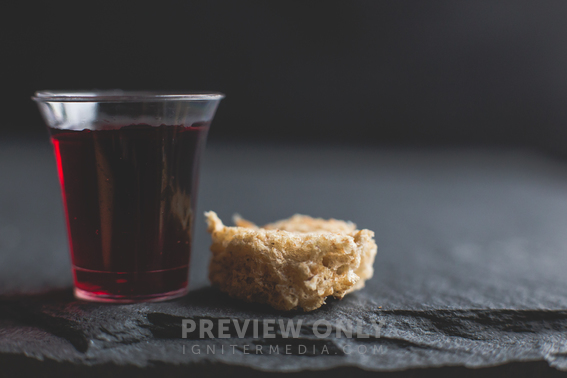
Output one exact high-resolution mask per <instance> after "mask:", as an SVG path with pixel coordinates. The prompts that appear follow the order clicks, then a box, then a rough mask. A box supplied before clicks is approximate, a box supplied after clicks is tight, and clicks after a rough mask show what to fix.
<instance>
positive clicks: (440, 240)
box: [0, 140, 567, 377]
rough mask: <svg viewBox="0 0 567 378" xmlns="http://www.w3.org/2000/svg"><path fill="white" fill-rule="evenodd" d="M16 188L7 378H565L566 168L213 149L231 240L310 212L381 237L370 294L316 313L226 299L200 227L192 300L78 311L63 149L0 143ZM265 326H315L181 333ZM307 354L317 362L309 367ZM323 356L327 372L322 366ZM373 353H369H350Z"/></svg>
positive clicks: (1, 236) (211, 176) (4, 299)
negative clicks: (350, 332)
mask: <svg viewBox="0 0 567 378" xmlns="http://www.w3.org/2000/svg"><path fill="white" fill-rule="evenodd" d="M0 177H2V179H1V180H0V369H1V371H0V373H1V372H3V373H4V374H6V376H25V374H30V373H34V372H41V373H42V374H44V375H49V374H51V375H53V376H65V375H69V376H71V375H77V374H80V375H81V376H99V375H101V374H104V375H106V376H125V375H130V374H131V375H135V376H151V375H164V374H165V375H168V376H187V375H188V374H198V375H202V376H217V375H218V374H223V375H227V376H238V375H242V374H245V375H248V376H257V375H264V374H265V373H271V374H272V375H279V374H283V373H293V375H305V376H310V377H314V376H325V377H327V376H330V375H331V376H334V375H337V376H338V375H345V374H354V373H356V374H357V376H358V375H360V376H366V375H368V376H374V375H376V374H378V373H380V374H379V375H380V376H395V377H401V376H416V375H419V376H423V375H431V376H453V375H456V374H458V375H460V376H540V375H542V374H547V375H550V376H555V375H557V376H563V375H564V374H565V372H566V371H567V332H566V331H567V275H566V274H565V272H566V271H567V233H566V232H565V229H566V228H567V165H566V164H565V163H564V162H561V161H554V160H551V159H549V158H546V157H543V156H540V155H537V154H534V153H530V152H527V151H519V150H514V151H496V150H462V149H461V150H399V149H398V150H396V149H390V150H388V149H354V148H346V147H338V146H326V147H325V146H296V147H282V146H277V145H253V144H249V145H244V144H238V145H227V144H224V145H222V144H212V145H209V146H208V149H207V152H206V155H205V159H204V162H203V166H202V175H201V187H200V199H199V214H202V212H203V211H205V210H209V209H212V210H215V211H217V213H218V214H219V216H220V217H221V218H222V219H224V220H225V221H226V222H227V223H230V222H229V220H230V217H231V216H232V214H233V213H235V212H238V213H240V214H241V215H242V216H243V217H245V218H248V219H250V220H252V221H255V222H257V223H259V224H262V223H267V222H270V221H273V220H276V219H280V218H285V217H288V216H290V215H292V214H294V213H296V212H300V213H305V214H310V215H314V216H321V217H334V218H338V219H347V220H352V221H354V222H356V223H357V224H358V225H359V227H363V228H369V229H372V230H374V231H375V232H376V240H377V243H378V246H379V250H378V258H377V261H376V264H375V269H376V272H375V276H374V278H373V279H372V280H371V281H369V282H368V285H367V287H366V288H365V289H363V290H362V291H360V292H357V293H353V294H350V295H348V296H347V297H345V299H343V300H342V301H336V300H329V301H328V304H327V305H325V306H323V307H322V308H321V309H319V310H317V311H314V312H311V313H301V312H293V313H280V312H277V311H275V310H272V309H270V308H267V307H265V306H262V305H253V304H247V303H242V302H240V301H236V300H233V299H230V298H228V297H227V296H225V295H224V294H222V293H220V292H218V291H217V290H216V289H214V288H212V287H210V286H209V284H208V282H207V278H206V273H207V272H206V268H207V263H208V253H209V252H208V246H209V242H210V240H209V237H208V235H207V234H206V232H205V226H204V222H198V225H197V230H196V234H195V245H194V252H193V259H192V268H191V279H190V285H191V288H192V291H191V292H190V294H189V295H187V296H186V297H184V298H182V299H179V300H175V301H170V302H165V303H151V304H135V305H101V304H92V303H86V302H80V301H76V300H75V299H74V298H73V296H72V292H71V289H70V285H71V274H70V264H69V258H68V252H67V246H66V236H65V227H64V222H63V213H62V207H61V200H60V195H59V189H58V183H57V178H56V171H55V166H54V161H53V157H52V153H51V150H50V146H49V144H48V143H47V142H46V141H37V140H32V141H20V140H10V141H4V142H2V143H1V144H0ZM266 318H268V319H286V320H287V319H292V320H293V321H295V322H296V321H298V320H299V319H301V320H302V321H303V323H304V325H303V327H302V328H301V336H300V338H298V339H294V340H290V339H283V338H281V337H280V336H278V338H276V339H264V338H262V337H259V338H254V337H252V335H249V334H248V335H247V336H246V337H245V338H244V339H238V338H231V339H217V338H214V339H209V338H206V339H198V338H195V337H193V338H189V339H182V338H181V320H182V319H193V320H196V321H198V320H199V319H211V320H217V319H236V320H237V321H239V322H242V321H243V320H244V319H260V320H262V319H266ZM319 319H327V320H329V321H330V322H331V323H333V324H335V325H336V324H337V323H338V322H339V321H343V320H353V321H360V322H361V325H362V328H361V330H362V331H363V332H364V333H368V334H373V328H372V323H371V322H372V321H374V322H383V324H384V326H383V327H382V329H381V334H380V337H379V338H377V337H370V338H368V339H356V338H353V339H346V338H336V337H329V338H324V339H321V338H317V337H316V336H315V335H314V334H313V328H312V326H313V324H314V322H315V321H317V320H319ZM290 343H292V344H293V345H292V347H291V349H290V350H291V354H285V353H280V354H272V355H266V354H263V355H256V354H254V353H250V354H245V347H244V345H248V347H246V348H247V349H246V350H250V348H251V349H254V348H255V346H256V345H264V346H268V345H280V348H285V345H287V344H290ZM299 344H301V345H305V346H306V347H307V349H308V350H309V351H310V352H309V353H305V354H299V351H298V345H299ZM347 344H348V345H349V347H347V348H346V349H344V348H345V345H347ZM193 345H199V346H200V349H201V350H202V351H205V350H206V347H207V346H209V347H210V348H209V350H210V349H211V348H212V347H213V346H215V348H217V349H216V350H217V353H215V354H211V353H209V354H207V353H204V352H202V353H201V354H193V353H190V352H189V351H190V348H191V347H192V346H193ZM222 345H224V348H226V349H224V351H225V353H224V354H219V353H218V348H221V346H222ZM230 345H235V347H234V348H235V349H234V353H233V352H232V347H230ZM325 347H326V349H327V350H328V351H329V355H327V354H322V353H321V351H322V350H323V349H324V348H325ZM359 347H360V348H361V349H365V350H367V353H358V352H351V353H350V354H347V353H345V350H349V351H352V350H357V348H359ZM362 347H365V348H362ZM183 348H185V352H186V353H185V354H183V350H184V349H183ZM313 348H315V349H313ZM349 348H350V349H349ZM313 350H314V351H315V352H311V351H313ZM371 350H375V351H376V353H371V352H370V351H371ZM229 351H230V352H229ZM284 375H285V376H286V377H288V376H290V375H289V374H284Z"/></svg>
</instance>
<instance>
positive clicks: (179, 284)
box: [73, 265, 189, 303]
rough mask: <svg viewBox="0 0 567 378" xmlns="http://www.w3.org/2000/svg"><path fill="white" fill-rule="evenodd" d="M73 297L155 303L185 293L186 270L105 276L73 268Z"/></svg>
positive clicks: (93, 300) (88, 299)
mask: <svg viewBox="0 0 567 378" xmlns="http://www.w3.org/2000/svg"><path fill="white" fill-rule="evenodd" d="M73 274H74V276H75V277H74V278H75V296H76V297H77V298H79V299H83V300H87V301H91V302H113V303H135V302H158V301H165V300H168V299H172V298H177V297H180V296H183V295H185V294H186V293H187V291H188V283H189V282H188V276H189V266H188V265H183V266H180V267H177V268H172V269H164V270H154V271H139V272H107V271H98V270H90V269H85V268H80V267H77V266H74V267H73Z"/></svg>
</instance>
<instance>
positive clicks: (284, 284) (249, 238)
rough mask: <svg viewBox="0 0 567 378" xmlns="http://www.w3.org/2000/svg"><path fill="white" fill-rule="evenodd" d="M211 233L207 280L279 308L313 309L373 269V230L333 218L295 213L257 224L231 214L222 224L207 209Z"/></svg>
mask: <svg viewBox="0 0 567 378" xmlns="http://www.w3.org/2000/svg"><path fill="white" fill-rule="evenodd" d="M205 216H206V218H207V223H208V232H209V233H210V234H211V237H212V240H213V244H212V245H211V252H212V259H211V263H210V265H209V279H210V280H211V282H212V283H213V284H214V285H217V286H218V287H219V288H220V290H222V291H224V292H226V293H228V294H229V295H231V296H233V297H236V298H240V299H244V300H247V301H250V302H260V303H267V304H269V305H271V306H272V307H274V308H276V309H278V310H293V309H297V308H301V309H303V310H305V311H312V310H315V309H317V308H319V307H321V305H322V304H323V303H325V298H326V297H328V296H330V295H332V296H334V297H336V298H342V297H344V295H345V294H347V293H349V292H351V291H354V290H357V289H360V288H362V287H364V281H365V280H367V279H369V278H371V277H372V274H373V272H374V270H373V268H372V265H373V263H374V257H375V256H376V251H377V246H376V243H375V242H374V239H373V236H374V233H373V232H372V231H370V230H356V225H355V224H354V223H351V222H343V221H339V220H335V219H331V220H323V219H314V218H311V217H308V216H305V215H294V216H293V217H291V218H290V219H287V220H283V221H279V222H275V223H271V224H268V225H266V226H264V227H258V226H256V225H255V224H254V223H252V222H249V221H245V220H243V219H242V218H240V217H235V223H236V224H237V227H226V226H225V225H224V224H223V223H222V221H221V220H220V219H219V218H218V216H217V214H216V213H214V212H213V211H209V212H206V213H205Z"/></svg>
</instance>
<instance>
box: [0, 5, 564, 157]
mask: <svg viewBox="0 0 567 378" xmlns="http://www.w3.org/2000/svg"><path fill="white" fill-rule="evenodd" d="M11 3H12V4H10V5H3V8H4V10H3V12H2V13H4V14H3V18H4V22H2V30H1V36H2V37H1V38H2V40H3V41H2V50H3V52H2V59H1V61H2V64H3V65H4V69H3V73H4V75H3V82H4V84H5V85H4V86H3V88H2V89H3V90H2V92H3V96H4V99H3V101H2V103H3V117H4V121H3V122H2V124H1V126H0V135H4V136H5V135H13V134H20V133H27V134H35V135H38V136H39V135H42V136H44V135H45V134H44V125H43V122H42V120H41V119H40V116H39V114H38V112H37V109H36V108H35V105H34V104H33V103H32V101H31V100H30V96H31V95H32V94H33V92H34V91H35V90H38V89H94V88H98V89H105V88H121V89H192V90H216V91H221V92H224V93H226V95H227V97H226V99H225V100H223V102H222V103H221V106H220V108H219V111H218V113H217V117H216V119H215V122H214V124H213V128H212V130H211V140H222V139H230V140H234V139H250V138H254V139H257V140H262V141H264V140H270V141H272V142H273V141H278V142H279V141H288V142H304V143H315V142H319V141H337V142H341V143H343V142H347V141H349V142H353V143H365V144H376V145H383V144H389V145H392V144H394V145H441V146H446V145H459V146H460V145H497V146H524V147H525V146H528V147H534V148H540V149H545V150H547V151H552V152H554V153H559V154H563V152H564V149H565V148H564V147H563V146H564V145H567V131H566V130H565V129H566V124H567V112H566V104H567V17H566V16H567V2H565V1H518V0H514V1H503V0H487V1H455V0H451V1H423V0H408V1H399V0H396V1H372V0H366V1H361V0H359V1H341V2H338V1H305V0H303V1H289V0H286V1H282V0H271V1H250V0H246V1H231V0H214V1H212V0H208V1H171V0H167V1H154V2H151V3H150V2H148V1H137V2H132V1H113V2H101V1H89V2H84V1H72V2H71V1H69V2H58V1H55V2H53V1H44V2H34V3H33V4H32V3H29V2H23V1H20V2H11Z"/></svg>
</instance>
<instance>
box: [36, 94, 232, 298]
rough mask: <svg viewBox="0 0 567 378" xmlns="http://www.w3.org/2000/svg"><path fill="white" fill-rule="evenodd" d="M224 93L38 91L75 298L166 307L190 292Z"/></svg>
mask: <svg viewBox="0 0 567 378" xmlns="http://www.w3.org/2000/svg"><path fill="white" fill-rule="evenodd" d="M223 97H224V95H222V94H220V93H206V92H199V93H188V92H180V93H171V92H124V91H94V92H60V91H40V92H37V93H36V94H35V96H34V97H33V100H34V101H36V102H37V104H38V106H39V109H40V111H41V114H42V116H43V118H44V120H45V122H46V123H47V126H48V129H49V132H50V135H51V141H52V143H53V147H54V152H55V157H56V162H57V169H58V173H59V180H60V183H61V191H62V195H63V203H64V206H65V214H66V217H67V231H68V237H69V246H70V251H71V259H72V263H73V275H74V284H75V295H76V296H77V297H78V298H81V299H85V300H90V301H98V302H121V303H128V302H139V301H161V300H166V299H171V298H175V297H179V296H182V295H184V294H185V293H186V292H187V290H188V286H187V284H188V277H189V261H190V255H191V244H192V235H193V223H194V222H193V221H194V212H195V206H196V201H197V188H198V178H199V160H200V157H201V155H202V151H203V149H204V147H205V142H206V138H207V132H208V130H209V126H210V124H211V121H212V120H213V117H214V114H215V111H216V109H217V106H218V104H219V102H220V100H221V99H222V98H223Z"/></svg>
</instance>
